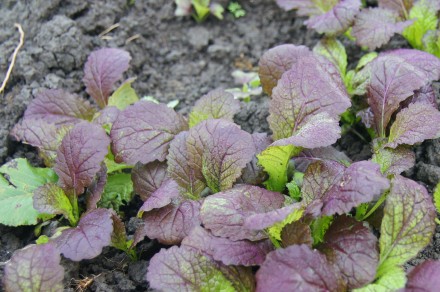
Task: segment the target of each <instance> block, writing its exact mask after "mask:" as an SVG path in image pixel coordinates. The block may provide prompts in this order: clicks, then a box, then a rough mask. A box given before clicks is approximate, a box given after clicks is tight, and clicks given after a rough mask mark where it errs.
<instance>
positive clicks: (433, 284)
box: [404, 260, 440, 292]
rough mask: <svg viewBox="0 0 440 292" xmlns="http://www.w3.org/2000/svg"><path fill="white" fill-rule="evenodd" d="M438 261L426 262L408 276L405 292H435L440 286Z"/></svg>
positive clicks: (439, 263) (439, 262)
mask: <svg viewBox="0 0 440 292" xmlns="http://www.w3.org/2000/svg"><path fill="white" fill-rule="evenodd" d="M439 274H440V261H433V260H427V261H426V262H424V263H423V264H420V265H418V266H417V267H415V268H414V269H413V270H412V271H411V272H410V273H409V274H408V282H407V283H406V288H405V290H404V291H405V292H416V291H436V290H437V289H438V287H439V286H440V277H439V276H438V275H439Z"/></svg>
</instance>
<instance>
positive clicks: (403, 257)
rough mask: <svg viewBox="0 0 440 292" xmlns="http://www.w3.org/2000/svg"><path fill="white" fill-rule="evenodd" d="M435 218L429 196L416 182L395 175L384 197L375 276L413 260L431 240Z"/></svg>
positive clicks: (384, 273)
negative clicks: (378, 262) (378, 259)
mask: <svg viewBox="0 0 440 292" xmlns="http://www.w3.org/2000/svg"><path fill="white" fill-rule="evenodd" d="M435 217H436V213H435V208H434V205H433V204H432V199H431V198H430V196H429V195H428V192H427V191H426V189H425V188H424V187H423V186H421V185H419V184H418V183H416V182H414V181H412V180H410V179H407V178H404V177H402V176H400V175H396V176H395V177H394V179H393V180H392V186H391V190H390V193H389V194H388V197H387V199H386V203H385V209H384V217H383V219H382V225H381V232H380V233H381V237H380V240H379V243H380V264H379V268H378V271H377V277H378V278H380V277H381V276H383V275H386V274H387V271H388V270H390V269H392V268H393V267H400V266H402V265H403V264H405V263H406V262H407V261H408V260H410V259H412V258H413V257H415V256H416V255H417V253H418V252H419V251H420V250H422V249H423V248H424V247H425V246H426V245H428V243H429V242H430V241H431V238H432V235H433V234H434V229H435V222H434V218H435Z"/></svg>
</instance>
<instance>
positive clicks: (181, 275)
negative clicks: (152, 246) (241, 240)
mask: <svg viewBox="0 0 440 292" xmlns="http://www.w3.org/2000/svg"><path fill="white" fill-rule="evenodd" d="M146 278H147V281H148V283H149V284H150V288H152V289H157V290H160V291H188V292H189V291H205V290H206V291H238V292H244V291H254V290H255V283H254V277H253V274H252V271H251V270H250V269H249V268H244V267H234V266H224V265H222V264H220V263H218V262H215V261H213V260H212V259H210V258H209V257H207V256H205V255H203V254H201V253H199V252H197V251H196V250H195V249H193V248H190V247H177V246H173V247H171V248H169V249H161V250H160V252H159V253H157V254H155V255H154V257H153V258H152V259H151V261H150V264H149V266H148V272H147V277H146Z"/></svg>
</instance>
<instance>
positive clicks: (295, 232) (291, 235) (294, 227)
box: [281, 221, 313, 247]
mask: <svg viewBox="0 0 440 292" xmlns="http://www.w3.org/2000/svg"><path fill="white" fill-rule="evenodd" d="M301 244H305V245H307V246H310V247H311V246H312V244H313V238H312V231H311V230H310V226H309V224H307V223H305V222H302V221H294V222H292V223H289V224H287V225H286V226H284V227H283V229H282V230H281V245H282V246H283V247H288V246H290V245H301Z"/></svg>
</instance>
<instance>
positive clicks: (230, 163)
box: [133, 119, 256, 244]
mask: <svg viewBox="0 0 440 292" xmlns="http://www.w3.org/2000/svg"><path fill="white" fill-rule="evenodd" d="M255 152H256V149H255V145H254V141H253V139H252V136H251V135H250V134H249V133H246V132H245V131H243V130H241V129H240V128H239V127H238V126H237V125H235V124H233V123H231V122H228V121H226V120H221V119H208V120H204V121H202V122H200V123H198V124H197V125H196V126H194V127H192V128H191V129H190V130H189V131H187V132H181V133H180V134H178V135H177V136H175V138H174V139H173V141H172V142H171V143H170V147H169V152H168V156H167V164H168V167H167V172H166V174H165V169H164V168H163V166H161V165H160V164H158V163H156V162H153V163H149V164H147V165H145V166H143V167H142V169H141V168H137V169H136V171H135V172H134V174H133V180H134V185H135V188H136V189H138V190H140V191H141V193H140V195H141V197H142V198H143V199H144V200H145V202H144V205H143V206H142V208H141V210H140V211H141V212H142V214H143V215H142V216H143V219H144V223H145V224H144V225H143V226H142V227H141V228H140V229H138V231H137V232H136V236H135V241H134V242H135V243H137V242H139V241H140V240H142V238H143V237H144V236H148V237H149V238H157V239H158V240H159V241H160V242H162V243H165V244H177V243H180V242H181V241H182V239H183V238H184V237H185V236H187V235H188V234H189V232H190V231H191V230H192V229H193V228H194V227H196V226H199V225H200V224H201V221H200V220H201V219H200V206H201V204H202V202H203V195H204V194H206V193H209V192H212V193H216V192H220V191H224V190H228V189H230V188H231V187H232V185H233V184H234V183H235V181H236V180H237V179H238V178H239V177H240V176H241V174H242V171H243V169H244V168H245V167H246V166H247V164H248V163H250V162H251V160H252V158H253V157H254V156H255ZM142 186H145V188H142Z"/></svg>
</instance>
